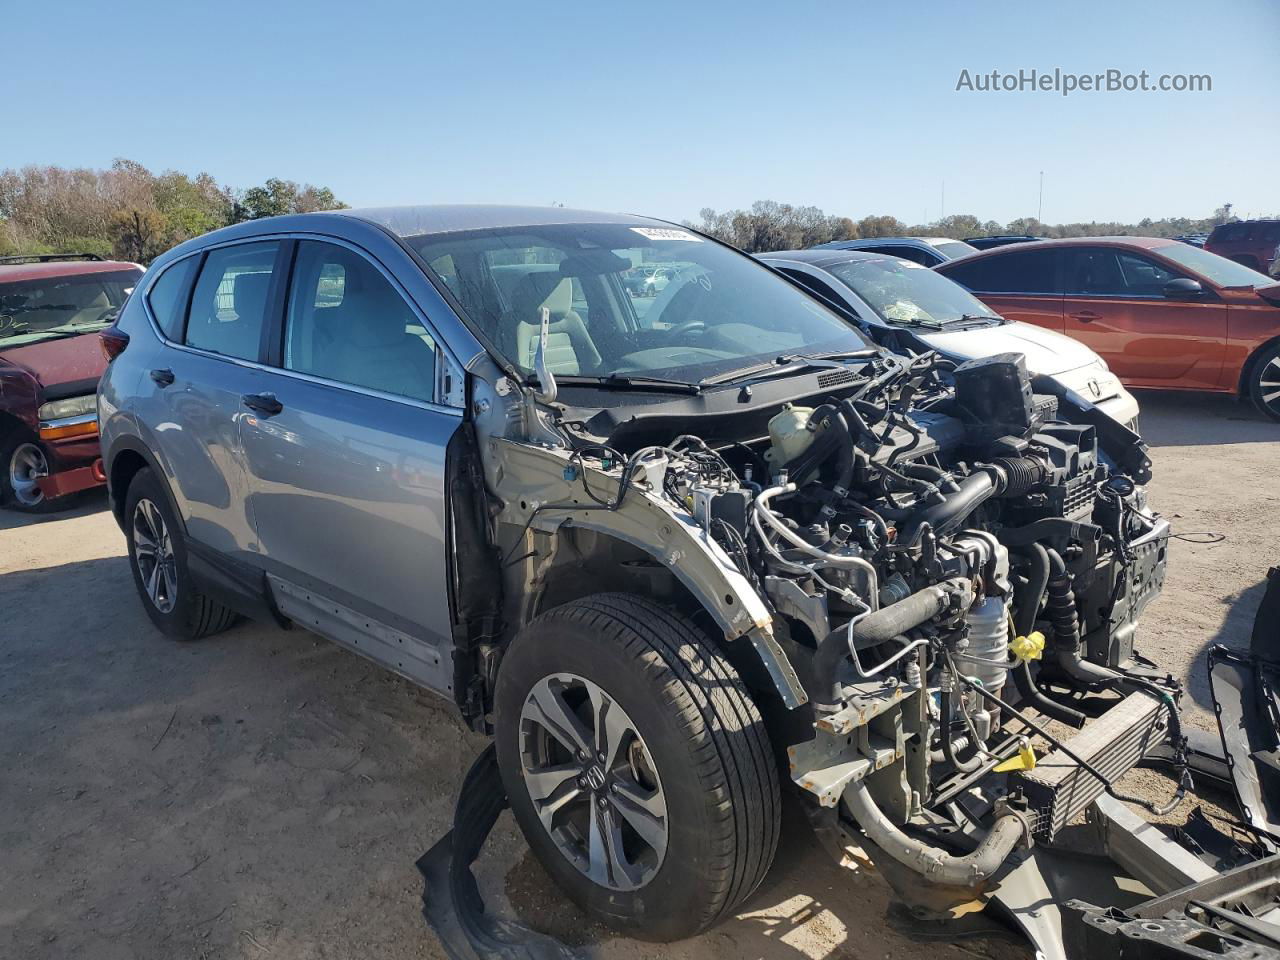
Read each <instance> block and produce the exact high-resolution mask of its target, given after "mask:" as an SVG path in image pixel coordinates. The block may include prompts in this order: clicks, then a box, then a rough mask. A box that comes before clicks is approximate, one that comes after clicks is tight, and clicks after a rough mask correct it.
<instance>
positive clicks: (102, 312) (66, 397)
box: [0, 254, 142, 511]
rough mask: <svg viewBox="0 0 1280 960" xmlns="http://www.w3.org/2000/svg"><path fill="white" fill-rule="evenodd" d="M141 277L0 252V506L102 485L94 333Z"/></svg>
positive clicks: (83, 258)
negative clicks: (4, 254) (10, 255)
mask: <svg viewBox="0 0 1280 960" xmlns="http://www.w3.org/2000/svg"><path fill="white" fill-rule="evenodd" d="M141 277H142V267H140V266H138V265H137V264H136V263H121V262H117V261H110V260H104V259H102V258H101V257H98V256H95V255H93V254H59V255H54V256H30V257H0V504H3V505H4V506H7V507H11V508H15V509H18V510H27V511H41V510H48V509H50V508H52V507H53V506H55V505H56V504H57V501H58V498H59V497H62V496H65V495H66V494H68V493H73V492H75V491H77V490H83V489H85V488H87V487H91V486H95V485H97V484H100V483H103V482H105V480H106V477H105V476H104V474H103V472H102V460H101V459H100V458H99V453H98V412H97V398H96V394H97V388H98V378H99V377H100V376H101V375H102V371H103V369H104V368H105V366H106V357H105V355H104V354H103V352H102V344H101V341H100V340H99V338H98V337H97V336H96V334H97V333H98V332H99V331H101V330H103V329H105V328H106V327H107V326H108V325H109V324H110V323H111V321H112V320H113V319H114V317H115V315H116V313H117V311H119V309H120V307H121V306H122V305H123V304H124V301H125V298H126V297H128V296H129V294H130V293H131V292H132V291H133V287H134V284H136V283H137V282H138V280H139V279H140V278H141Z"/></svg>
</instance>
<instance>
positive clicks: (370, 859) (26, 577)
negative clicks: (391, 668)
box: [0, 395, 1280, 960]
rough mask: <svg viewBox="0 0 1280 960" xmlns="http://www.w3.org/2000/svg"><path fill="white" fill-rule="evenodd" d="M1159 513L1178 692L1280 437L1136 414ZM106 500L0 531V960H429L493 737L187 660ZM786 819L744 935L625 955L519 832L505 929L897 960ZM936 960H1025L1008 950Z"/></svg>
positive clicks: (331, 650)
mask: <svg viewBox="0 0 1280 960" xmlns="http://www.w3.org/2000/svg"><path fill="white" fill-rule="evenodd" d="M1140 400H1141V402H1142V405H1143V417H1142V421H1143V427H1144V432H1145V433H1146V434H1147V436H1148V439H1149V441H1150V442H1151V444H1152V446H1153V452H1154V459H1155V468H1156V478H1155V480H1154V482H1153V483H1152V485H1151V491H1152V501H1153V503H1154V504H1155V505H1156V507H1157V508H1158V509H1159V510H1161V511H1162V512H1164V513H1165V514H1167V515H1169V516H1171V517H1172V518H1173V523H1174V526H1175V528H1176V529H1177V530H1178V531H1182V532H1188V533H1190V532H1196V531H1212V532H1217V533H1222V534H1225V536H1226V540H1225V541H1223V542H1221V543H1217V544H1213V545H1197V544H1192V543H1187V542H1182V541H1177V540H1175V541H1173V542H1172V546H1171V560H1170V565H1169V577H1168V581H1167V583H1166V585H1165V591H1164V595H1163V596H1162V597H1161V598H1160V599H1159V600H1158V601H1156V603H1155V604H1154V605H1153V606H1152V607H1151V608H1150V610H1149V612H1148V616H1147V619H1146V624H1145V631H1144V634H1143V640H1142V642H1141V643H1140V646H1141V647H1142V649H1143V650H1144V651H1145V652H1146V653H1147V654H1149V655H1152V656H1153V657H1154V658H1155V659H1158V660H1160V661H1162V662H1163V663H1165V664H1167V665H1168V667H1169V668H1170V669H1171V670H1172V671H1173V672H1175V673H1177V674H1179V675H1181V676H1183V677H1187V678H1189V680H1190V692H1191V699H1192V700H1193V701H1194V703H1195V704H1196V707H1195V708H1194V709H1193V710H1192V714H1193V715H1192V717H1191V722H1193V723H1198V724H1200V725H1208V723H1209V722H1210V717H1209V715H1208V714H1206V713H1205V712H1204V710H1203V707H1204V705H1205V704H1206V703H1207V688H1206V683H1205V673H1204V666H1203V664H1204V651H1205V648H1206V647H1207V645H1208V644H1210V643H1213V642H1225V643H1228V644H1242V643H1244V642H1245V640H1246V638H1247V635H1248V631H1249V628H1250V624H1251V623H1252V617H1253V611H1254V609H1256V607H1257V604H1258V601H1259V599H1260V597H1261V591H1262V587H1261V584H1262V580H1263V577H1264V575H1265V572H1266V569H1267V567H1268V566H1270V565H1273V564H1276V563H1280V549H1277V546H1276V530H1277V525H1276V517H1277V515H1278V514H1280V480H1278V479H1277V475H1278V474H1280V442H1278V441H1280V425H1277V424H1272V423H1267V422H1263V421H1261V420H1260V419H1258V418H1257V417H1255V416H1254V415H1253V414H1252V413H1250V412H1248V411H1247V410H1245V409H1244V408H1242V407H1240V406H1238V405H1237V404H1235V403H1234V402H1232V401H1230V400H1227V399H1223V398H1213V397H1201V396H1186V397H1165V396H1158V395H1146V396H1143V397H1141V398H1140ZM104 507H105V500H104V498H103V497H102V496H101V495H94V496H91V497H88V498H86V499H85V500H84V501H83V502H82V503H80V504H78V505H77V506H76V507H75V508H74V509H72V510H70V511H68V512H66V513H62V514H58V515H55V516H52V517H47V518H39V519H29V518H21V517H17V516H15V515H13V514H8V513H5V514H0V957H5V958H10V957H12V958H15V960H17V958H23V960H28V958H30V960H36V958H62V957H92V958H93V960H115V958H121V960H126V958H127V960H134V958H139V960H141V958H158V960H161V958H162V960H174V958H241V957H243V958H263V957H271V958H299V960H301V958H347V957H352V958H355V957H359V958H371V957H379V958H384V957H385V958H409V957H413V958H420V957H441V956H443V955H444V954H443V950H442V948H441V946H440V944H439V942H438V941H437V940H436V939H435V937H434V936H433V935H432V933H431V932H430V930H429V929H428V928H427V927H426V925H425V923H424V921H423V920H422V917H421V912H420V911H421V896H422V883H421V881H420V878H419V875H418V873H417V871H416V869H415V867H414V861H415V859H416V858H417V857H418V856H419V855H421V854H422V853H423V852H424V851H425V850H426V849H427V848H428V847H429V846H430V845H431V844H432V843H433V842H434V841H435V840H436V839H437V838H439V837H440V836H441V835H442V834H443V833H444V831H445V830H447V829H448V826H449V823H450V820H451V814H452V806H453V802H454V794H455V791H456V789H457V787H458V785H459V783H460V782H461V779H462V776H463V774H464V773H465V771H466V769H467V767H468V766H469V765H470V763H471V761H472V759H473V758H474V757H475V755H476V754H477V752H478V751H479V750H480V749H481V748H482V747H483V746H484V741H483V739H482V738H480V737H478V736H476V735H474V734H472V733H470V732H468V731H467V730H466V729H465V728H464V727H463V726H462V725H461V724H460V723H459V722H458V721H457V719H456V718H455V717H454V715H453V713H452V712H451V710H450V709H449V708H448V707H445V706H442V705H439V704H438V703H437V702H436V701H434V700H433V699H432V698H431V697H430V696H428V695H426V694H423V693H420V692H418V691H416V690H415V689H413V688H412V687H411V686H409V685H408V684H407V683H405V682H403V681H401V680H399V679H397V678H395V677H393V676H391V675H390V674H388V673H386V672H384V671H382V670H380V669H379V668H377V667H375V666H373V665H371V664H369V663H366V662H365V661H364V660H361V659H359V658H358V657H356V656H354V655H353V654H350V653H347V652H345V651H343V650H341V649H339V648H338V647H336V646H333V645H332V644H329V643H327V642H325V641H323V640H319V639H317V638H316V637H314V636H312V635H310V634H308V633H305V632H304V631H301V630H294V631H289V632H286V631H282V630H276V629H272V628H267V627H263V626H258V625H253V624H242V625H240V626H238V627H236V628H235V629H233V630H231V631H230V632H228V633H226V634H224V635H221V636H218V637H216V638H213V639H211V640H208V641H205V642H201V643H194V644H177V643H172V642H169V641H166V640H164V639H163V638H161V637H160V635H159V634H157V633H156V632H155V631H154V630H153V629H152V628H151V626H150V623H149V621H148V620H147V619H146V617H145V615H144V614H143V611H142V608H141V606H140V605H139V602H138V600H137V598H136V596H135V594H134V592H133V588H132V584H131V582H130V578H129V571H128V566H127V563H126V561H125V559H124V540H123V537H122V536H121V534H120V532H119V530H118V529H117V528H116V526H115V524H114V522H113V520H112V518H111V517H110V515H109V514H108V513H107V512H106V511H105V509H104ZM799 820H800V818H798V817H797V816H796V815H795V812H794V811H792V813H791V814H790V815H789V822H788V826H787V829H786V831H785V833H784V838H783V844H782V850H781V852H780V854H779V857H778V862H777V863H776V865H775V867H774V869H773V871H772V872H771V873H770V875H769V877H768V879H767V880H766V882H765V885H764V887H763V888H762V889H761V890H760V891H758V892H757V893H756V894H755V895H754V896H753V897H752V898H751V900H750V901H749V902H748V903H747V905H746V908H745V909H744V911H743V912H742V913H741V914H739V915H738V916H737V917H736V918H734V919H733V920H731V921H729V922H726V923H725V924H723V925H721V926H720V927H718V928H717V929H715V930H713V931H712V932H710V933H708V934H706V935H704V936H702V937H699V938H697V939H696V940H691V941H688V942H685V943H682V944H677V945H675V946H671V947H666V946H654V945H650V944H642V943H638V942H634V941H626V940H616V939H609V938H608V936H607V934H606V933H605V932H604V931H601V930H599V929H594V928H591V927H590V926H588V925H587V924H586V923H585V922H584V920H583V918H582V917H581V916H580V915H579V914H577V913H576V911H574V910H573V908H571V907H568V906H567V905H565V904H564V902H563V901H562V900H561V899H560V898H559V897H558V895H557V894H556V892H555V891H554V889H552V888H551V887H550V886H549V884H548V882H547V880H546V878H545V876H544V875H543V874H542V872H541V870H540V869H539V868H538V866H537V865H536V864H535V863H533V862H532V860H531V859H530V858H529V856H528V855H527V850H526V848H525V846H524V843H523V841H522V840H521V839H520V837H519V835H518V833H517V832H516V831H515V830H514V828H513V827H512V825H511V823H510V822H509V820H507V819H504V821H503V822H502V824H501V825H500V829H499V830H498V831H495V834H494V836H493V837H492V838H491V840H490V846H489V852H488V853H487V854H486V856H485V858H484V861H483V863H482V868H481V876H482V885H483V886H484V887H485V888H486V891H487V894H488V895H489V897H490V900H491V905H492V906H493V907H494V908H495V909H498V910H500V911H502V912H509V913H511V914H514V915H515V916H519V917H523V918H525V919H526V920H527V921H529V922H536V923H537V924H538V925H539V926H541V927H543V928H544V929H548V930H550V931H552V932H555V933H557V934H559V935H560V936H562V937H564V938H565V939H567V940H571V941H573V942H574V943H576V944H584V945H586V947H587V949H588V950H589V951H590V952H591V953H593V954H595V955H598V956H600V957H625V958H648V957H673V958H688V960H712V958H726V960H727V958H731V957H732V958H738V957H746V958H752V957H755V958H762V960H764V958H769V960H783V958H800V957H809V958H840V957H853V956H857V957H860V958H871V960H880V958H881V957H883V958H885V960H905V958H907V957H909V956H912V955H914V954H916V953H918V952H919V951H920V949H921V945H920V944H919V943H918V942H913V941H912V940H910V939H908V938H907V937H905V936H904V935H903V934H901V933H899V932H897V930H896V929H895V927H894V925H893V924H892V923H891V922H890V919H889V915H888V913H887V902H888V901H887V897H886V895H885V892H884V890H883V889H882V888H881V886H880V885H879V884H878V883H877V882H876V881H874V880H867V879H859V878H855V877H852V876H850V875H849V874H847V873H845V872H842V871H841V870H840V869H838V868H837V867H836V866H835V865H834V863H833V862H832V860H831V859H830V858H829V856H828V855H827V854H826V853H825V852H824V851H823V850H821V849H819V847H818V846H817V844H816V843H815V842H814V841H813V840H812V839H811V837H810V836H809V834H808V832H807V829H806V828H805V826H804V824H803V823H801V822H799ZM927 949H929V951H930V952H931V953H932V954H933V955H935V956H936V957H937V958H938V960H953V958H954V960H960V958H962V957H971V956H972V955H975V954H976V955H978V956H1000V957H1021V956H1025V952H1024V950H1023V948H1021V947H1020V946H1014V945H1010V944H1008V943H1004V942H1000V941H996V940H984V939H978V940H971V941H967V942H964V943H936V944H930V945H929V947H928V948H927Z"/></svg>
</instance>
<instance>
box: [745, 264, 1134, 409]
mask: <svg viewBox="0 0 1280 960" xmlns="http://www.w3.org/2000/svg"><path fill="white" fill-rule="evenodd" d="M757 257H758V259H760V260H761V261H762V262H764V263H767V264H768V265H769V266H771V267H773V268H774V269H775V270H779V271H781V272H782V273H783V274H785V275H786V276H788V277H790V278H791V279H792V280H794V281H795V282H796V283H798V284H800V285H801V286H803V287H804V288H805V289H807V290H808V291H810V292H811V293H813V294H815V295H817V296H819V297H821V298H822V299H823V300H826V301H828V302H831V303H834V304H835V305H836V306H837V307H840V308H842V309H843V310H844V311H845V312H846V313H852V314H854V315H855V316H857V317H858V319H859V321H860V322H861V323H862V325H863V326H864V327H866V328H868V329H869V331H870V332H872V333H873V335H874V333H875V330H874V328H877V327H878V328H881V330H888V329H895V330H901V331H904V332H906V333H908V334H909V335H910V336H911V337H912V338H914V339H915V340H918V341H920V342H921V343H922V345H923V346H925V347H927V348H928V349H932V350H937V351H938V352H939V353H941V354H942V355H943V356H946V357H948V358H950V359H952V360H955V361H957V362H961V361H964V360H974V359H976V358H978V357H990V356H994V355H995V354H998V353H1021V354H1023V355H1024V356H1025V357H1026V361H1027V370H1028V371H1029V372H1030V373H1032V374H1038V375H1042V376H1047V377H1052V378H1053V379H1054V380H1056V381H1058V383H1060V384H1061V385H1062V386H1064V387H1066V388H1067V389H1068V390H1070V391H1072V393H1074V394H1076V395H1077V397H1078V398H1080V399H1083V400H1086V401H1088V402H1089V403H1091V404H1093V405H1094V406H1096V407H1099V408H1100V409H1101V410H1103V411H1104V412H1105V413H1106V414H1107V415H1108V416H1110V417H1111V418H1112V419H1114V420H1118V421H1119V422H1120V423H1123V424H1125V425H1126V426H1129V427H1130V428H1132V427H1134V426H1136V424H1137V419H1138V401H1137V400H1135V399H1134V397H1133V394H1131V393H1130V392H1129V391H1128V390H1126V389H1125V388H1124V386H1123V385H1122V384H1121V383H1120V380H1119V378H1117V377H1116V375H1115V374H1114V373H1112V372H1111V371H1110V370H1109V369H1108V368H1107V364H1106V362H1105V361H1104V360H1103V359H1102V358H1101V357H1100V356H1098V355H1097V354H1096V353H1094V352H1093V351H1092V350H1090V349H1089V348H1088V347H1086V346H1085V345H1084V344H1082V343H1080V342H1078V341H1076V340H1072V339H1071V338H1069V337H1064V336H1063V335H1062V334H1060V333H1055V332H1053V331H1052V330H1045V329H1044V328H1043V327H1037V326H1033V325H1032V324H1029V323H1019V322H1017V321H1013V320H1005V319H1004V318H1003V317H999V316H996V315H995V314H993V313H992V312H991V308H990V307H988V306H987V305H986V304H984V303H983V302H982V301H981V300H978V299H977V298H976V297H974V296H973V294H971V293H969V292H968V291H967V290H965V289H964V288H963V287H961V286H960V285H959V284H958V283H955V282H954V281H952V280H948V279H947V278H946V277H944V276H942V274H940V273H935V272H934V271H932V270H930V269H928V268H927V267H924V266H921V265H920V264H918V263H914V262H912V261H910V260H903V259H901V258H899V257H891V256H888V255H887V254H882V253H867V252H863V251H859V250H832V249H829V248H822V247H819V248H815V249H812V250H784V251H780V252H777V253H762V254H757ZM877 339H882V338H877Z"/></svg>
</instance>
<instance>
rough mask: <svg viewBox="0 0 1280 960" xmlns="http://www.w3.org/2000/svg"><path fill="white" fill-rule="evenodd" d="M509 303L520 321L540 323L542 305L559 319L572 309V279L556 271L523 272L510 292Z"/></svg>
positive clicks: (553, 317)
mask: <svg viewBox="0 0 1280 960" xmlns="http://www.w3.org/2000/svg"><path fill="white" fill-rule="evenodd" d="M511 305H512V308H513V309H514V311H515V315H516V319H517V320H518V321H519V322H520V323H540V322H541V320H542V317H541V315H540V314H539V312H538V311H539V309H540V308H542V307H546V308H547V309H548V310H550V311H551V317H552V319H561V318H563V317H564V315H565V314H566V313H568V312H569V311H570V310H572V309H573V281H572V280H570V279H569V278H567V277H561V276H560V275H559V274H558V273H551V272H546V273H541V272H540V273H529V274H525V276H524V277H522V278H521V280H520V282H519V283H517V284H516V286H515V289H514V290H513V291H512V292H511Z"/></svg>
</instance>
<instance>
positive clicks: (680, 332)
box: [667, 320, 707, 340]
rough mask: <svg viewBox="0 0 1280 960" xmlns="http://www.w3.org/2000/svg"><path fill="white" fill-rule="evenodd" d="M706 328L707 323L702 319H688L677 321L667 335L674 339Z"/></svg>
mask: <svg viewBox="0 0 1280 960" xmlns="http://www.w3.org/2000/svg"><path fill="white" fill-rule="evenodd" d="M706 328H707V325H706V324H705V323H703V322H702V321H701V320H686V321H684V323H677V324H676V325H675V326H674V327H672V328H671V329H669V330H668V331H667V336H668V337H670V338H671V339H672V340H674V339H676V338H677V337H683V336H684V335H685V334H687V333H701V332H702V331H703V330H705V329H706Z"/></svg>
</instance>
